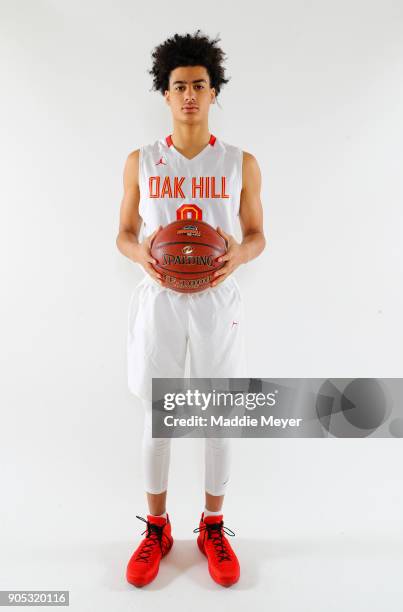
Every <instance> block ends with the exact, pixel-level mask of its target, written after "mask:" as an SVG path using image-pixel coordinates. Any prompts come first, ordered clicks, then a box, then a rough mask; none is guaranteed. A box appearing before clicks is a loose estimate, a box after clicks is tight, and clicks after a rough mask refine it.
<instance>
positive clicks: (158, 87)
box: [148, 30, 229, 96]
mask: <svg viewBox="0 0 403 612" xmlns="http://www.w3.org/2000/svg"><path fill="white" fill-rule="evenodd" d="M220 40H221V39H220V38H219V37H218V36H216V38H209V37H208V36H205V35H204V34H202V33H201V30H197V31H196V32H195V33H194V34H185V35H184V36H182V35H180V34H174V36H172V38H168V39H167V40H166V41H165V42H163V43H162V44H160V45H158V47H155V49H154V50H153V52H152V58H153V65H152V68H151V70H149V71H148V72H149V74H151V75H152V77H153V89H154V90H155V91H160V92H161V93H162V94H164V92H165V90H167V89H169V75H170V74H171V72H172V70H174V69H175V68H178V67H179V66H204V67H205V68H206V70H207V72H208V74H209V77H210V86H211V87H214V88H215V91H216V96H218V94H219V93H220V89H221V87H222V85H225V83H228V81H229V79H226V78H225V74H224V73H225V69H224V66H223V62H224V60H225V58H226V54H225V53H224V51H223V50H222V49H221V48H220V47H218V46H217V43H218V42H220Z"/></svg>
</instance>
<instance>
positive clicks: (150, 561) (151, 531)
mask: <svg viewBox="0 0 403 612" xmlns="http://www.w3.org/2000/svg"><path fill="white" fill-rule="evenodd" d="M136 518H138V519H140V520H141V521H144V523H146V524H147V529H146V530H145V531H143V533H142V534H141V535H143V534H144V533H146V532H147V533H146V536H145V538H144V539H143V541H142V542H141V543H140V545H139V546H138V547H137V548H136V550H135V551H134V553H133V555H132V556H131V559H130V561H129V563H128V565H127V570H126V578H127V580H128V582H130V584H134V586H136V587H142V586H145V585H146V584H149V583H150V582H152V581H153V580H154V578H155V577H156V575H157V574H158V570H159V567H160V561H161V559H162V557H164V556H165V555H166V554H168V553H169V551H170V550H171V548H172V544H173V543H174V541H173V538H172V535H171V523H170V521H169V516H168V515H167V518H166V519H164V518H163V517H160V516H152V515H151V514H148V515H147V520H145V519H144V518H143V517H142V516H137V517H136Z"/></svg>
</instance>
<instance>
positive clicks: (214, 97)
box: [211, 87, 216, 104]
mask: <svg viewBox="0 0 403 612" xmlns="http://www.w3.org/2000/svg"><path fill="white" fill-rule="evenodd" d="M215 101H216V93H215V88H214V87H212V88H211V104H215Z"/></svg>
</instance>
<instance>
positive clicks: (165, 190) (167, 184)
mask: <svg viewBox="0 0 403 612" xmlns="http://www.w3.org/2000/svg"><path fill="white" fill-rule="evenodd" d="M167 196H168V198H172V189H171V179H170V178H169V176H166V177H165V178H164V183H163V185H162V189H161V196H160V197H161V198H165V197H167Z"/></svg>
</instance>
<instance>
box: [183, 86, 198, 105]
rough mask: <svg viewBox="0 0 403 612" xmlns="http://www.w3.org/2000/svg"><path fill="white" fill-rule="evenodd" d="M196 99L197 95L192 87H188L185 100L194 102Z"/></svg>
mask: <svg viewBox="0 0 403 612" xmlns="http://www.w3.org/2000/svg"><path fill="white" fill-rule="evenodd" d="M195 100H196V95H195V92H194V90H193V89H192V87H186V91H185V102H194V101H195Z"/></svg>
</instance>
